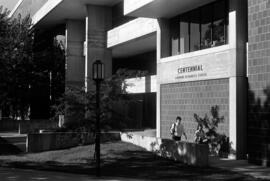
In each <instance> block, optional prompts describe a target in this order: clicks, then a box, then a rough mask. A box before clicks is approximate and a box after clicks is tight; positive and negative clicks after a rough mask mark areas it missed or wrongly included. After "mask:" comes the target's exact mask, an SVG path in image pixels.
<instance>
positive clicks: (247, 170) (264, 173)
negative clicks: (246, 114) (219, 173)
mask: <svg viewBox="0 0 270 181" xmlns="http://www.w3.org/2000/svg"><path fill="white" fill-rule="evenodd" d="M132 134H135V135H140V136H146V137H155V136H156V130H154V129H151V130H144V131H135V132H132ZM209 164H210V166H211V167H214V168H221V169H225V170H229V171H234V172H237V173H240V174H244V175H249V176H252V177H255V178H258V179H265V180H270V168H269V167H268V168H267V167H262V166H258V165H253V164H250V163H248V161H247V160H232V159H217V158H213V157H209Z"/></svg>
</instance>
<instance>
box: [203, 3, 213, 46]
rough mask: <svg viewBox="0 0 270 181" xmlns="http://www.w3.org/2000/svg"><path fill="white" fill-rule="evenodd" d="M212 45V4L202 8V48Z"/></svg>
mask: <svg viewBox="0 0 270 181" xmlns="http://www.w3.org/2000/svg"><path fill="white" fill-rule="evenodd" d="M211 46H212V4H211V5H208V6H204V7H203V8H202V9H201V49H205V48H210V47H211Z"/></svg>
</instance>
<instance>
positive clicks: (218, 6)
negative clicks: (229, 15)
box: [213, 1, 227, 46]
mask: <svg viewBox="0 0 270 181" xmlns="http://www.w3.org/2000/svg"><path fill="white" fill-rule="evenodd" d="M225 6H226V5H225V1H221V2H220V3H215V4H214V15H213V46H219V45H224V44H225V43H226V36H225V34H226V29H227V25H226V10H225V9H224V8H223V7H225ZM223 9H224V10H223ZM222 10H223V11H222Z"/></svg>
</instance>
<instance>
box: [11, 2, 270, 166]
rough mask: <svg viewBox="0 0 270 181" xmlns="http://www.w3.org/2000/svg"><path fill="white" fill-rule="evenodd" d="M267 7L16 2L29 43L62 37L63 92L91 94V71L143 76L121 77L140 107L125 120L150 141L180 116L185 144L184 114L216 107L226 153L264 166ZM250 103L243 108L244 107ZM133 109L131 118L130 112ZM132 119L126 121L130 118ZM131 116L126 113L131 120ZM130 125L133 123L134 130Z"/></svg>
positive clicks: (189, 123)
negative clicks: (95, 67)
mask: <svg viewBox="0 0 270 181" xmlns="http://www.w3.org/2000/svg"><path fill="white" fill-rule="evenodd" d="M269 5H270V2H269V1H267V0H258V1H253V0H248V1H247V0H204V1H201V0H185V1H179V0H170V1H168V0H76V1H74V0H39V1H31V0H20V1H19V2H18V4H17V6H16V7H15V9H14V10H13V11H12V13H11V16H16V15H18V14H19V13H20V14H22V15H26V14H27V13H30V15H31V16H32V19H33V26H34V28H35V30H36V31H37V32H38V33H37V34H38V36H37V37H36V38H37V39H39V38H40V39H42V38H44V35H45V34H47V33H48V32H50V35H51V36H50V37H56V36H59V35H61V36H62V37H64V39H65V51H66V85H79V86H85V87H87V88H88V89H90V88H91V82H89V79H91V72H90V70H91V66H92V63H93V62H94V61H95V60H96V59H100V60H102V61H103V62H104V64H105V67H106V76H110V75H112V74H113V73H114V72H115V71H116V70H117V69H118V68H129V69H137V70H145V71H148V72H149V76H146V77H143V78H141V79H135V78H134V79H129V80H128V81H130V82H132V83H134V85H135V86H133V87H131V88H130V89H129V92H130V94H132V96H133V97H134V99H136V100H140V101H138V102H139V103H138V104H136V105H130V107H129V108H128V109H131V110H132V111H129V110H125V111H127V113H128V114H131V116H133V117H134V119H135V120H137V121H138V122H140V125H141V126H142V127H145V128H156V130H157V135H156V136H157V137H164V138H166V137H170V135H169V127H170V125H171V123H172V121H173V120H175V117H176V116H178V115H180V116H181V117H182V118H183V124H184V126H185V128H186V132H187V135H188V140H189V141H192V140H193V135H194V132H195V129H196V122H195V121H194V117H193V114H194V113H196V114H198V115H200V116H204V115H205V114H206V113H208V114H209V111H210V108H211V106H214V105H218V106H219V108H220V115H221V116H224V118H225V119H224V123H222V124H220V126H219V128H218V131H219V132H220V133H224V134H225V135H226V136H228V137H229V139H230V143H231V148H232V151H231V153H232V155H234V157H235V158H237V159H241V158H246V156H247V155H248V158H249V160H250V161H252V162H255V163H259V164H263V165H269V163H270V140H269V139H270V135H269V133H270V124H269V123H270V120H269V119H270V118H269V117H270V116H269V114H270V109H269V97H268V96H269V88H268V86H269V84H270V81H269V80H270V68H269V66H270V54H269V52H270V51H269V46H270V44H269V42H270V39H269V37H270V36H268V35H269V34H270V33H269V32H270V28H269V24H270V21H269V19H270V10H269V8H270V6H269ZM248 105H249V106H248ZM134 110H135V111H134ZM134 113H135V114H134ZM132 114H133V115H132ZM134 125H136V124H134Z"/></svg>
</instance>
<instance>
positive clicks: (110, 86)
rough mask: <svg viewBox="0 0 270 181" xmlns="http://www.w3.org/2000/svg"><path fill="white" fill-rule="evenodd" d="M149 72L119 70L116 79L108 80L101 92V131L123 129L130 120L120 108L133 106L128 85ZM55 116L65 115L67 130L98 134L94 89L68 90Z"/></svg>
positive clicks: (73, 88)
mask: <svg viewBox="0 0 270 181" xmlns="http://www.w3.org/2000/svg"><path fill="white" fill-rule="evenodd" d="M145 74H146V72H142V71H136V70H126V69H119V70H118V71H117V72H116V73H115V74H114V75H112V76H111V77H109V78H107V79H105V80H104V81H102V83H101V88H100V124H101V129H102V130H111V129H123V128H125V127H126V124H125V122H126V121H127V120H129V119H130V118H128V117H127V116H125V115H124V114H122V113H121V112H119V111H117V106H118V104H121V105H123V104H124V105H125V104H127V103H128V102H130V101H131V100H130V98H129V96H128V94H127V91H126V89H127V87H129V86H132V85H130V84H127V83H126V81H125V80H126V79H127V78H130V77H141V76H143V75H145ZM52 108H53V110H54V111H55V112H56V114H55V116H54V117H53V119H58V115H60V114H64V115H65V127H66V129H71V130H75V131H91V132H94V131H95V120H96V112H95V111H96V91H95V90H93V89H90V90H88V91H87V92H85V91H84V89H83V88H78V87H69V88H67V89H66V93H65V95H64V96H63V97H62V98H61V99H59V101H58V104H55V105H54V106H53V107H52Z"/></svg>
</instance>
